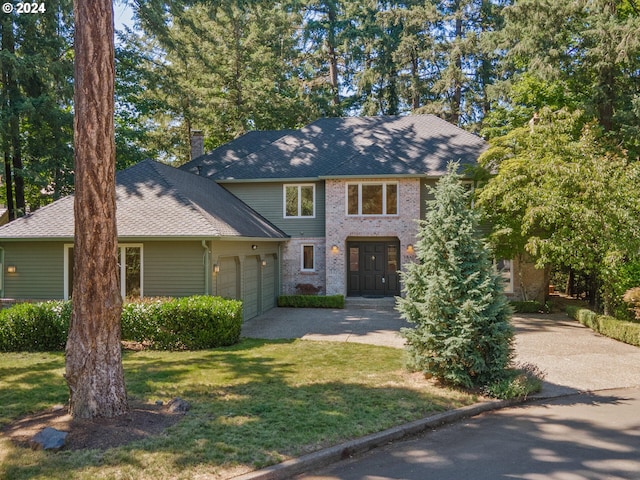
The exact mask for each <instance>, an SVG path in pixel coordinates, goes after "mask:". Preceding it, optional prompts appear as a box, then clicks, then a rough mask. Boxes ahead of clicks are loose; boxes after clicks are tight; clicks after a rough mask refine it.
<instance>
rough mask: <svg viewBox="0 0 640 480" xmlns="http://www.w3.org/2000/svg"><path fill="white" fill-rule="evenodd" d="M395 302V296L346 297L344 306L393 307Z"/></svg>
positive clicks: (365, 307)
mask: <svg viewBox="0 0 640 480" xmlns="http://www.w3.org/2000/svg"><path fill="white" fill-rule="evenodd" d="M395 304H396V299H395V297H346V298H345V299H344V308H364V309H367V308H371V309H375V308H384V309H393V307H394V306H395Z"/></svg>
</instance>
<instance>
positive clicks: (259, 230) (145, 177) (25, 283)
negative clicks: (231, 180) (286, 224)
mask: <svg viewBox="0 0 640 480" xmlns="http://www.w3.org/2000/svg"><path fill="white" fill-rule="evenodd" d="M116 183H117V187H116V203H117V228H118V240H119V255H120V262H119V264H120V268H121V271H120V279H121V282H120V283H121V293H122V296H123V297H139V296H145V297H157V296H188V295H195V294H200V295H201V294H218V295H222V296H225V297H233V298H244V299H245V304H244V315H245V318H251V317H253V316H255V315H257V314H259V313H262V312H263V311H266V310H268V309H270V308H272V307H273V306H275V304H276V298H277V294H278V291H279V288H280V287H279V284H278V279H279V277H280V271H279V262H278V256H279V251H280V249H281V248H282V244H283V242H285V241H286V239H287V235H286V234H285V233H284V232H282V231H281V230H280V229H278V228H277V227H276V226H274V225H273V224H271V223H270V222H269V221H268V220H266V219H265V218H264V217H262V216H261V215H259V214H258V213H257V212H255V211H254V210H253V209H251V208H250V207H249V206H247V205H246V204H245V203H243V202H242V201H240V200H239V199H238V198H236V197H235V196H233V195H232V194H231V193H229V192H228V191H227V190H225V189H224V188H222V187H220V186H219V185H217V184H216V183H215V182H211V181H210V180H207V179H205V178H202V177H199V176H197V175H192V174H190V173H187V172H184V171H181V170H178V169H176V168H173V167H170V166H167V165H164V164H161V163H157V162H153V161H150V160H146V161H144V162H141V163H139V164H137V165H135V166H133V167H131V168H129V169H127V170H124V171H122V172H119V173H118V175H117V177H116ZM73 235H74V219H73V196H69V197H65V198H62V199H60V200H58V201H56V202H54V203H52V204H50V205H47V206H46V207H43V208H41V209H39V210H36V211H35V212H33V213H32V214H30V215H27V216H25V217H21V218H18V219H16V220H14V221H13V222H11V223H9V224H7V225H5V226H3V227H0V262H1V264H2V265H3V268H2V272H3V278H2V280H3V281H2V285H1V288H2V297H3V298H11V299H15V300H24V299H30V300H33V299H38V300H50V299H63V298H64V299H67V298H69V297H70V296H71V295H72V293H73V292H72V283H73V268H72V265H73V261H72V259H73ZM213 252H215V256H214V253H213ZM214 272H215V273H214ZM220 278H223V281H217V280H219V279H220ZM241 279H242V283H241V282H240V280H241Z"/></svg>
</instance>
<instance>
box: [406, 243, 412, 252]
mask: <svg viewBox="0 0 640 480" xmlns="http://www.w3.org/2000/svg"><path fill="white" fill-rule="evenodd" d="M407 253H413V244H412V243H410V244H409V245H407Z"/></svg>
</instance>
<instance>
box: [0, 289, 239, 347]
mask: <svg viewBox="0 0 640 480" xmlns="http://www.w3.org/2000/svg"><path fill="white" fill-rule="evenodd" d="M71 309H72V306H71V302H70V301H65V302H63V301H53V302H42V303H33V304H32V303H21V304H17V305H15V306H13V307H11V308H8V309H6V310H3V311H1V312H0V351H4V352H8V351H14V352H15V351H55V350H58V351H59V350H64V348H65V345H66V342H67V333H68V329H69V321H70V319H71ZM241 328H242V302H239V301H237V300H225V299H222V298H220V297H210V296H194V297H186V298H179V299H152V300H146V299H145V300H140V301H136V302H130V303H127V304H125V305H124V306H123V309H122V322H121V331H122V338H123V339H124V340H132V341H136V342H140V343H142V344H144V345H146V346H148V347H150V348H153V349H158V350H185V349H188V350H197V349H204V348H215V347H220V346H226V345H233V344H235V343H237V342H238V341H239V340H240V331H241Z"/></svg>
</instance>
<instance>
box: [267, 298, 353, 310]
mask: <svg viewBox="0 0 640 480" xmlns="http://www.w3.org/2000/svg"><path fill="white" fill-rule="evenodd" d="M278 306H279V307H293V308H344V296H342V295H280V296H279V297H278Z"/></svg>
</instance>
